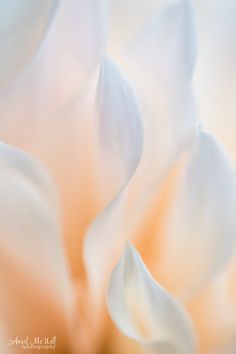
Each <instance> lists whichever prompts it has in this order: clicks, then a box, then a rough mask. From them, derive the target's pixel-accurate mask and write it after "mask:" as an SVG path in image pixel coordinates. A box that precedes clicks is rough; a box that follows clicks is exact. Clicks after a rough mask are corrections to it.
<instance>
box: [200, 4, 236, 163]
mask: <svg viewBox="0 0 236 354" xmlns="http://www.w3.org/2000/svg"><path fill="white" fill-rule="evenodd" d="M194 5H195V8H196V15H197V16H196V20H197V35H198V49H199V50H198V52H199V55H198V59H197V65H196V72H195V75H194V84H195V96H196V100H197V103H198V110H199V114H200V116H201V117H202V119H203V120H204V122H205V124H206V126H207V128H208V129H209V131H211V132H212V133H213V134H215V135H216V136H217V137H218V138H219V139H220V141H221V142H223V143H224V144H225V146H226V147H227V148H229V150H230V151H231V153H232V155H233V157H234V159H235V158H236V142H235V134H234V131H235V114H236V103H235V91H236V64H235V63H236V44H235V37H236V22H235V12H236V2H235V1H234V0H228V1H220V0H216V1H211V0H206V1H198V0H196V1H194Z"/></svg>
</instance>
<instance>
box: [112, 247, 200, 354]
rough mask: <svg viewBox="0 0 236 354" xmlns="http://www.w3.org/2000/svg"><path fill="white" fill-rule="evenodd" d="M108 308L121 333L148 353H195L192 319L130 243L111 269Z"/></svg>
mask: <svg viewBox="0 0 236 354" xmlns="http://www.w3.org/2000/svg"><path fill="white" fill-rule="evenodd" d="M108 308H109V312H110V314H111V317H112V319H113V321H114V322H115V324H116V326H117V327H118V328H119V329H120V330H121V331H122V333H123V334H124V335H126V336H128V337H130V338H132V339H134V340H135V341H138V342H139V343H140V345H142V346H143V352H145V353H146V352H147V353H157V352H159V351H160V352H161V353H168V354H170V353H171V354H177V353H179V354H180V353H181V354H184V353H186V354H187V353H188V354H191V353H196V343H195V335H194V330H193V328H192V324H191V320H190V318H189V317H188V315H187V313H186V312H185V310H184V308H183V306H182V305H181V304H180V303H179V302H178V301H177V300H176V299H174V298H173V297H172V296H171V295H170V294H169V293H168V292H167V291H166V290H165V289H164V288H162V287H161V286H160V285H159V284H158V283H157V282H156V281H155V280H154V279H153V278H152V276H151V274H150V273H149V272H148V270H147V268H146V267H145V265H144V263H143V261H142V259H141V257H140V255H139V254H138V252H137V251H136V249H135V248H134V247H133V246H131V245H130V244H127V245H126V248H125V251H124V253H123V255H122V257H121V260H120V261H119V263H118V265H117V266H116V268H115V269H114V271H113V273H112V276H111V279H110V284H109V289H108Z"/></svg>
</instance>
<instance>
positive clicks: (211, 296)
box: [188, 272, 236, 354]
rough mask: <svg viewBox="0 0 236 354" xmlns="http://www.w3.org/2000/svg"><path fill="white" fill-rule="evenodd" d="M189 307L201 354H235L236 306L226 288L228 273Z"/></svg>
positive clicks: (216, 280) (212, 283)
mask: <svg viewBox="0 0 236 354" xmlns="http://www.w3.org/2000/svg"><path fill="white" fill-rule="evenodd" d="M188 307H189V311H190V313H191V316H192V318H193V320H194V322H195V324H196V327H197V329H198V333H199V339H200V347H201V353H203V354H233V353H234V352H235V346H236V340H235V331H236V306H235V302H233V299H232V297H231V295H230V292H229V288H228V285H227V273H225V272H224V273H222V274H220V275H219V276H218V277H217V278H215V279H213V281H212V282H211V283H210V284H209V285H208V286H207V287H206V289H205V290H204V291H203V292H202V293H201V294H200V295H199V296H198V297H197V298H195V299H194V300H193V301H192V302H191V303H190V304H189V306H188Z"/></svg>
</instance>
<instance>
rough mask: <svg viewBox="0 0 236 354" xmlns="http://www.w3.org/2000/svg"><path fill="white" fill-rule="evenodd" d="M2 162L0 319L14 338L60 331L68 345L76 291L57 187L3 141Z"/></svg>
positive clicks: (0, 154) (41, 171) (0, 180)
mask: <svg viewBox="0 0 236 354" xmlns="http://www.w3.org/2000/svg"><path fill="white" fill-rule="evenodd" d="M0 166H1V171H0V195H1V203H0V216H1V217H0V230H1V247H0V253H1V261H0V262H1V267H0V269H1V270H0V278H1V281H0V284H1V285H0V287H1V296H0V308H1V323H2V325H3V328H4V329H6V333H7V335H8V336H10V337H16V336H23V337H26V336H31V335H32V336H33V337H34V336H40V335H42V336H43V335H45V336H48V335H55V333H56V334H57V335H58V340H59V343H58V345H61V346H62V347H63V348H69V347H70V343H69V340H70V325H71V323H72V322H71V321H72V310H73V307H74V305H73V302H74V298H73V297H74V296H73V288H72V283H71V280H70V276H69V273H68V268H67V263H66V258H65V253H64V250H63V243H62V240H61V238H60V225H59V222H58V217H59V215H58V210H57V209H56V198H55V195H54V194H55V191H54V189H52V184H51V183H50V182H49V181H48V177H46V176H45V172H44V170H43V169H42V168H41V166H40V165H39V164H38V163H36V162H34V160H33V159H32V158H30V157H29V156H27V155H25V154H24V153H23V152H20V151H19V150H16V149H12V148H11V147H9V146H6V145H2V144H1V146H0ZM35 176H37V177H36V178H35ZM49 191H50V192H49Z"/></svg>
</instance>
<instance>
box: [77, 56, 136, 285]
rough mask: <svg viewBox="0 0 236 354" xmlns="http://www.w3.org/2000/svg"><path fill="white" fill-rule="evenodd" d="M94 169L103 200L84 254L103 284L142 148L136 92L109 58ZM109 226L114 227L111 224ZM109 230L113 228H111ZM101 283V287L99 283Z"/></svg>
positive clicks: (115, 249) (92, 277) (120, 240)
mask: <svg viewBox="0 0 236 354" xmlns="http://www.w3.org/2000/svg"><path fill="white" fill-rule="evenodd" d="M98 130H99V136H98V139H99V143H98V150H99V152H100V157H98V161H99V164H98V170H99V171H100V176H101V177H100V178H98V180H97V183H99V180H101V183H100V190H101V191H102V194H104V195H107V190H108V191H109V196H108V197H107V205H106V207H104V209H103V210H102V211H101V213H100V214H99V215H98V216H97V218H96V219H95V220H94V222H93V223H92V224H91V225H90V227H89V229H88V232H87V234H86V239H85V245H84V258H85V264H86V267H87V271H88V275H89V278H90V283H91V286H92V288H95V289H96V288H100V289H101V285H102V284H103V285H104V279H106V278H107V276H108V274H107V273H108V272H109V269H110V266H111V264H112V263H113V262H114V254H117V252H119V249H120V248H121V247H122V244H123V241H124V237H125V235H124V234H123V237H122V232H121V228H122V225H123V222H122V221H121V220H123V217H124V215H123V211H124V209H123V205H122V199H123V195H124V194H125V189H126V187H127V185H128V182H129V180H130V178H131V177H132V175H133V173H134V171H135V169H136V167H137V165H138V163H139V160H140V157H141V152H142V124H141V117H140V113H139V107H138V102H137V100H136V97H135V94H134V92H133V90H132V88H131V86H130V85H129V83H128V82H127V81H126V80H125V79H124V77H123V75H122V74H121V73H120V71H119V70H118V69H117V67H116V66H115V64H113V63H112V61H111V60H110V59H104V62H103V67H102V72H101V76H100V81H99V86H98ZM114 225H116V226H117V228H116V229H115V228H114ZM111 230H113V231H112V233H111ZM103 285H102V286H103Z"/></svg>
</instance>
